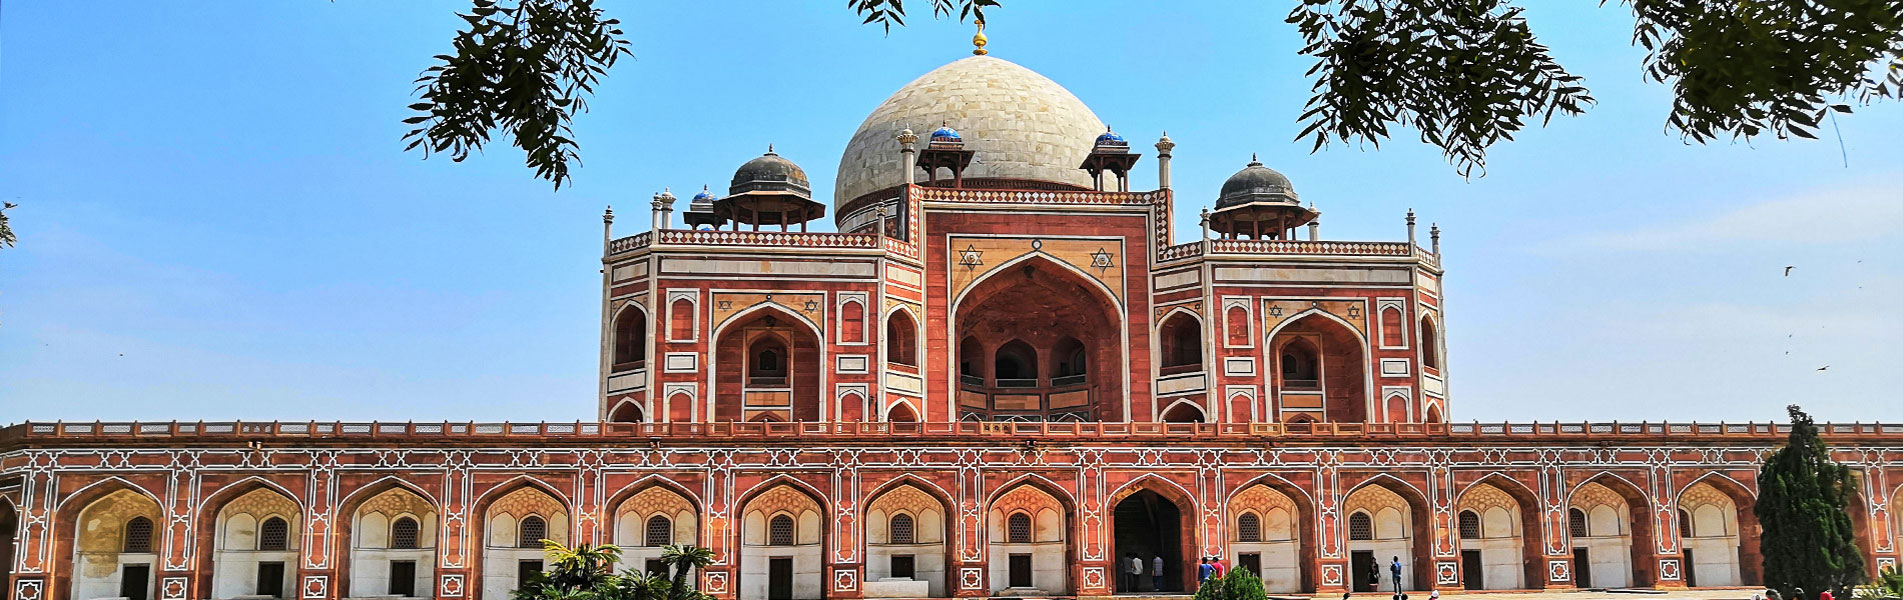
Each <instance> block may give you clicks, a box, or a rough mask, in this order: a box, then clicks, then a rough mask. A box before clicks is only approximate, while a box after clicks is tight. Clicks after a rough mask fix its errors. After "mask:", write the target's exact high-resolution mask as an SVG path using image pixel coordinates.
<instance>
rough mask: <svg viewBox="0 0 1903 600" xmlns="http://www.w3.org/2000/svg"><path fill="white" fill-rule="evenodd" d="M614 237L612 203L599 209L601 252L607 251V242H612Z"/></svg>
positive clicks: (613, 209) (613, 210)
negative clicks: (604, 208)
mask: <svg viewBox="0 0 1903 600" xmlns="http://www.w3.org/2000/svg"><path fill="white" fill-rule="evenodd" d="M614 239H615V207H614V206H613V205H609V206H608V209H607V210H604V211H601V250H602V254H607V253H608V242H612V241H614Z"/></svg>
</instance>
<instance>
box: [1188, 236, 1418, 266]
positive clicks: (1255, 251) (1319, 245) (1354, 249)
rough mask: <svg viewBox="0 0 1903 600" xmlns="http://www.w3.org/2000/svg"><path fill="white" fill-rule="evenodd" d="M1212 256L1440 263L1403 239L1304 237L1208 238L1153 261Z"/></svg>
mask: <svg viewBox="0 0 1903 600" xmlns="http://www.w3.org/2000/svg"><path fill="white" fill-rule="evenodd" d="M1215 255H1241V256H1248V255H1285V256H1288V255H1304V256H1399V257H1410V256H1411V257H1415V258H1418V259H1420V260H1421V261H1422V262H1423V263H1426V264H1429V265H1432V266H1436V267H1438V266H1439V265H1440V257H1437V256H1434V255H1433V254H1431V253H1428V252H1427V251H1425V250H1421V249H1419V248H1409V247H1408V243H1407V242H1332V241H1304V240H1220V239H1216V240H1209V241H1208V242H1190V243H1187V244H1177V245H1174V246H1169V247H1166V248H1163V249H1162V250H1160V251H1158V252H1157V262H1170V261H1177V260H1183V259H1186V258H1195V257H1198V256H1215Z"/></svg>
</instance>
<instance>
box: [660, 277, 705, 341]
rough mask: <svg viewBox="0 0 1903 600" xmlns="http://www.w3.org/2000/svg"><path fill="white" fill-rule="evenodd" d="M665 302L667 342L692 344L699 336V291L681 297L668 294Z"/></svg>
mask: <svg viewBox="0 0 1903 600" xmlns="http://www.w3.org/2000/svg"><path fill="white" fill-rule="evenodd" d="M669 296H670V297H669V298H668V300H667V341H669V342H692V341H694V340H695V339H697V338H698V337H699V335H700V317H699V314H700V310H699V308H700V291H699V290H695V291H692V292H688V293H686V294H683V295H679V296H675V295H673V294H669Z"/></svg>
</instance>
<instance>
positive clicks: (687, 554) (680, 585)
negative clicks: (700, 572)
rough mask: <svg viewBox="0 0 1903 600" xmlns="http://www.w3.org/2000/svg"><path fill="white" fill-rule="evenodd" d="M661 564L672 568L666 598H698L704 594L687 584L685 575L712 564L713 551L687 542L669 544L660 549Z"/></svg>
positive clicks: (683, 599)
mask: <svg viewBox="0 0 1903 600" xmlns="http://www.w3.org/2000/svg"><path fill="white" fill-rule="evenodd" d="M661 564H664V565H667V566H668V568H671V569H673V570H674V580H673V581H672V582H671V584H670V585H669V587H668V594H667V600H699V599H700V598H701V597H704V596H705V594H702V593H700V590H696V589H694V586H692V585H689V584H688V582H689V581H690V580H689V579H688V578H687V577H688V575H690V574H692V573H693V572H694V570H695V569H705V568H707V566H708V565H711V564H714V551H712V550H708V549H706V548H701V547H698V546H692V545H687V544H679V545H676V544H669V545H668V546H667V547H665V548H663V549H661Z"/></svg>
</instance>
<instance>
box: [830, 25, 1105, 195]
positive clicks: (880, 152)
mask: <svg viewBox="0 0 1903 600" xmlns="http://www.w3.org/2000/svg"><path fill="white" fill-rule="evenodd" d="M941 125H942V126H943V127H944V128H947V129H951V130H952V132H953V133H956V134H957V135H958V136H959V139H960V141H962V142H963V143H964V149H965V150H970V151H973V152H974V160H973V161H972V162H971V164H970V166H969V168H966V169H965V170H964V185H965V187H989V188H1029V189H1052V188H1056V189H1075V190H1088V189H1090V188H1091V181H1090V175H1089V174H1088V173H1085V172H1083V171H1082V170H1079V169H1078V168H1077V165H1078V164H1080V163H1082V162H1083V160H1084V157H1085V156H1088V155H1089V154H1090V151H1091V148H1092V145H1093V141H1094V140H1095V139H1096V138H1097V134H1099V133H1103V132H1104V126H1103V121H1100V120H1098V119H1097V115H1096V114H1094V113H1092V112H1090V107H1088V106H1085V105H1084V103H1083V101H1081V100H1078V99H1077V97H1076V96H1074V95H1071V93H1070V92H1069V91H1068V90H1065V89H1064V88H1063V86H1060V85H1057V83H1055V82H1052V81H1051V80H1050V79H1047V78H1045V77H1044V76H1043V75H1039V74H1037V73H1036V72H1033V71H1031V70H1030V69H1026V68H1024V67H1021V66H1018V65H1017V64H1015V63H1012V62H1010V61H1007V60H1003V59H999V58H994V57H991V56H972V57H968V58H964V59H960V60H957V61H953V62H952V63H950V64H947V65H945V66H942V67H939V68H937V69H933V70H932V71H931V72H929V73H926V74H924V75H921V76H919V78H918V79H915V80H912V82H911V83H907V84H905V85H904V86H903V87H900V88H899V90H898V91H896V92H893V93H892V96H891V97H889V98H886V99H885V102H883V103H880V104H879V107H878V108H875V109H873V110H872V114H870V115H867V116H866V120H865V122H863V123H861V124H860V125H859V130H858V131H857V132H855V133H853V134H852V139H851V141H849V142H847V143H846V151H845V153H844V154H843V155H841V156H840V159H839V176H838V177H837V178H836V179H835V181H836V182H837V183H836V187H835V188H834V192H833V201H834V202H835V203H836V204H838V205H839V208H840V210H839V212H838V213H837V214H840V215H844V214H846V213H847V212H849V211H850V210H851V206H852V205H853V204H854V203H855V202H857V201H860V200H861V199H863V198H865V197H866V196H867V195H869V194H873V193H874V192H880V191H884V190H887V189H890V188H895V187H898V186H899V185H901V184H903V183H904V182H905V172H904V166H903V165H902V164H901V163H900V156H899V144H898V142H896V141H894V140H893V137H892V136H893V135H894V134H896V133H897V132H898V131H899V130H902V129H911V130H913V131H926V130H931V129H934V128H937V127H939V126H941ZM937 137H938V134H937V132H934V133H933V135H932V138H933V139H934V140H936V139H937Z"/></svg>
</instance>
